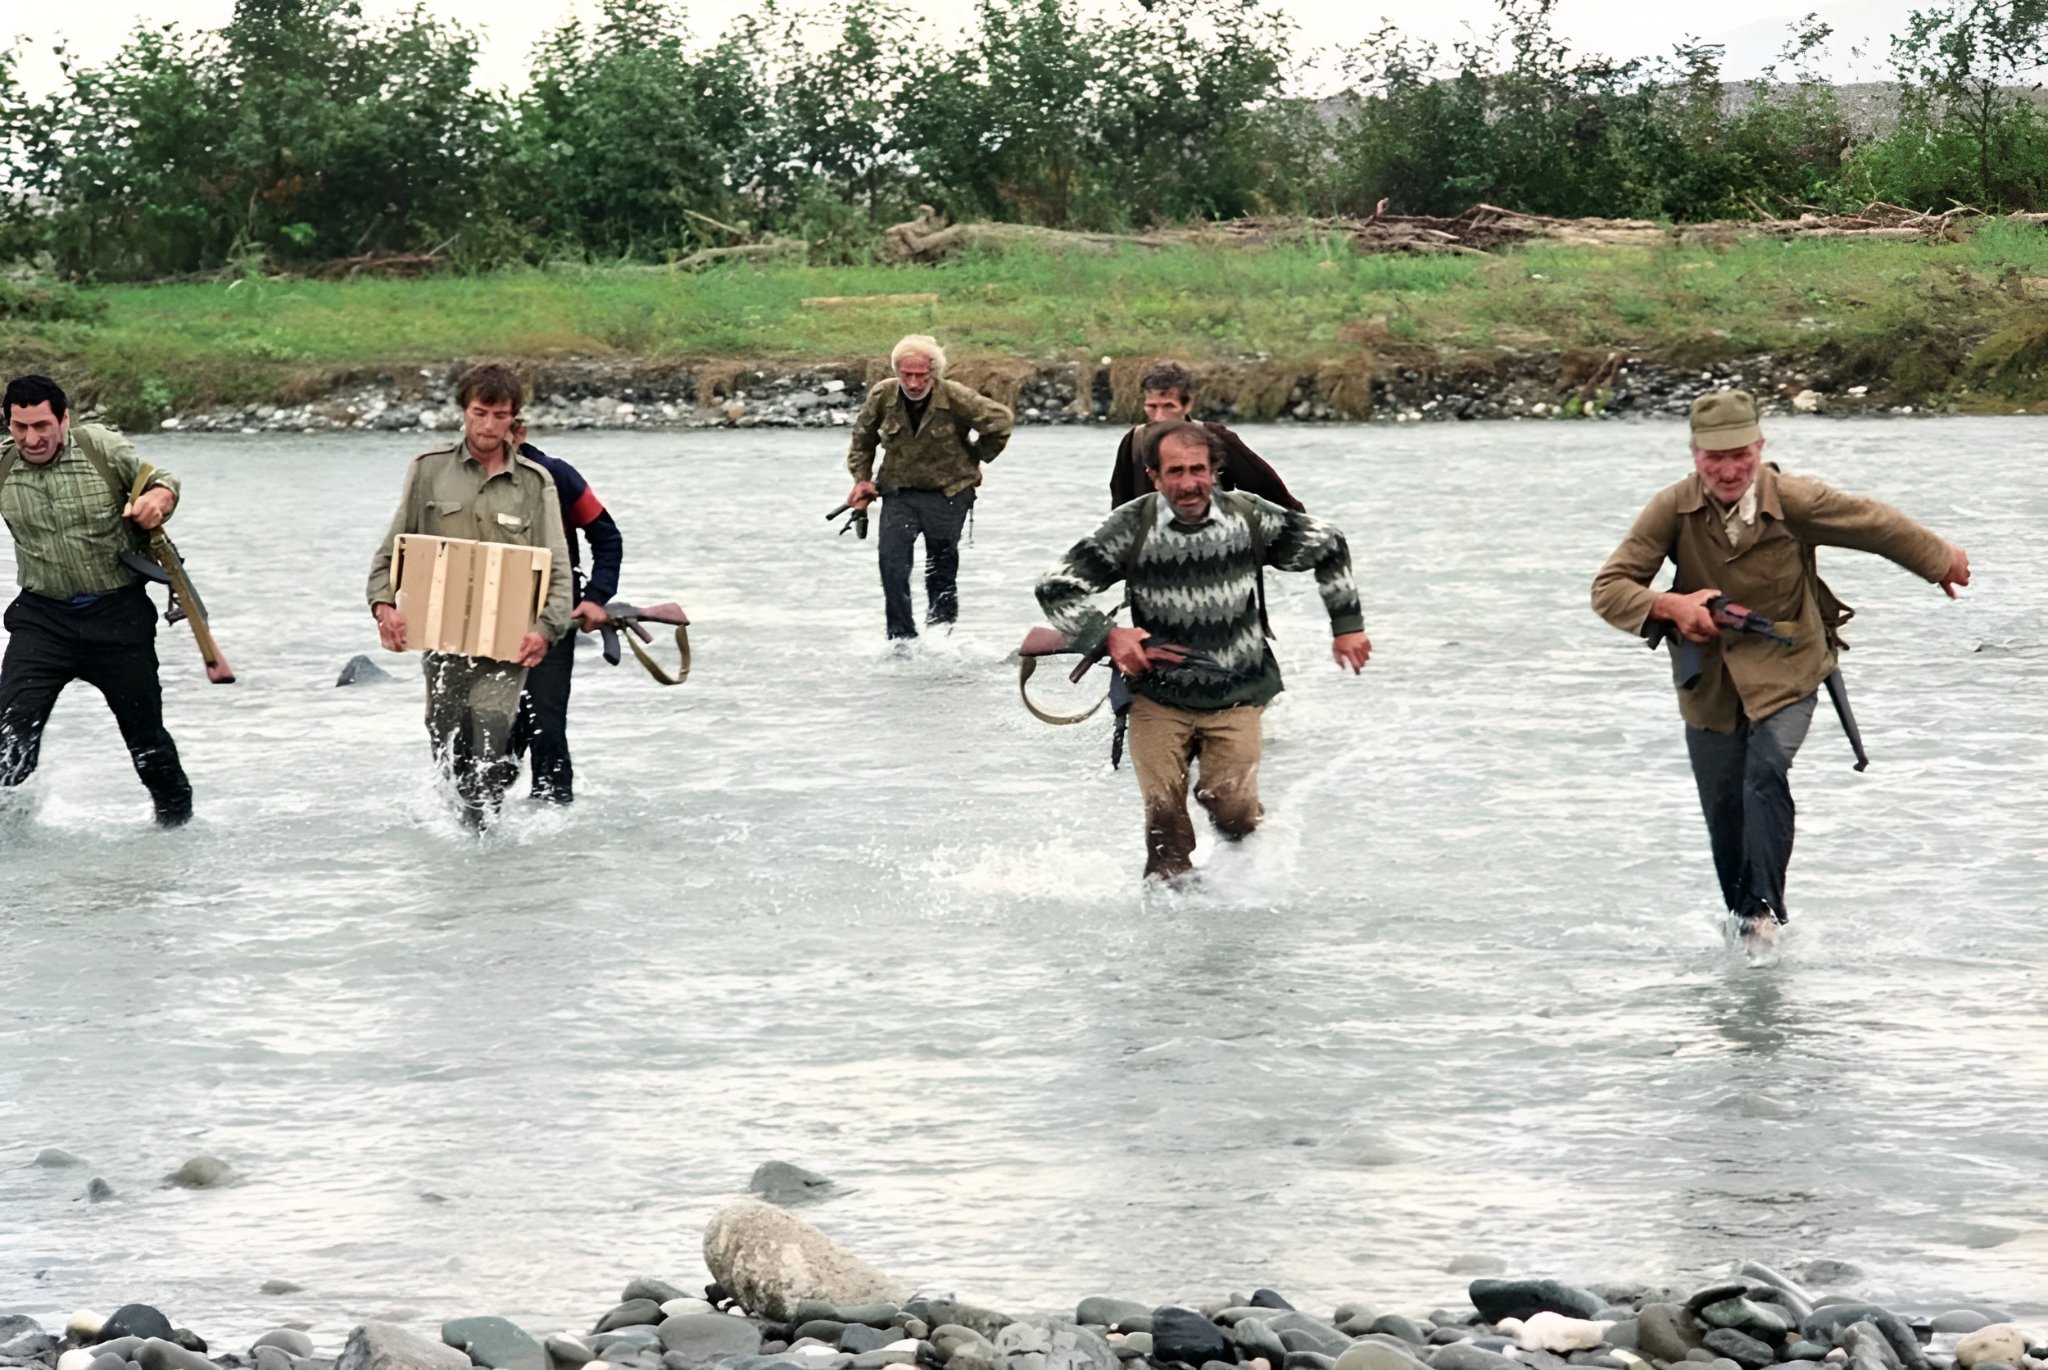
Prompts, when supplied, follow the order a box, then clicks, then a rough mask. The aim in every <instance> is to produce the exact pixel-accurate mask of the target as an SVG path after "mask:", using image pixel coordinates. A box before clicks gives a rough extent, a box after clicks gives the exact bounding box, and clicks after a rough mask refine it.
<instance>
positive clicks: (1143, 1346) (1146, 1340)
mask: <svg viewBox="0 0 2048 1370" xmlns="http://www.w3.org/2000/svg"><path fill="white" fill-rule="evenodd" d="M1110 1350H1112V1351H1114V1352H1116V1358H1117V1359H1118V1360H1135V1359H1137V1358H1138V1357H1141V1356H1149V1355H1151V1354H1152V1334H1151V1333H1150V1332H1127V1333H1125V1334H1124V1337H1123V1340H1122V1341H1117V1342H1111V1343H1110Z"/></svg>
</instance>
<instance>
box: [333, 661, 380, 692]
mask: <svg viewBox="0 0 2048 1370" xmlns="http://www.w3.org/2000/svg"><path fill="white" fill-rule="evenodd" d="M389 679H391V672H389V671H387V670H385V669H384V668H383V667H382V666H379V665H378V664H377V663H376V662H374V661H372V660H370V658H369V657H367V656H365V655H363V654H362V653H361V652H358V653H356V655H354V656H352V657H350V658H349V659H348V660H347V661H346V662H344V663H342V667H341V674H340V675H338V676H336V677H335V678H334V688H336V689H337V690H338V689H340V688H341V687H342V686H344V685H368V684H371V683H373V682H375V681H379V680H389Z"/></svg>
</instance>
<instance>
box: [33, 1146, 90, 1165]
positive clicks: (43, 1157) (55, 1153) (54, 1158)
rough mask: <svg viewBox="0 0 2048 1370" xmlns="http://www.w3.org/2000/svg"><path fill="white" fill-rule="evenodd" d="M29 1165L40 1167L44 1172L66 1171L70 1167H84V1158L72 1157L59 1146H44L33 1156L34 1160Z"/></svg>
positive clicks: (71, 1154)
mask: <svg viewBox="0 0 2048 1370" xmlns="http://www.w3.org/2000/svg"><path fill="white" fill-rule="evenodd" d="M29 1164H30V1165H33V1166H40V1167H42V1168H43V1169H44V1170H68V1169H70V1168H71V1167H72V1166H76V1165H84V1164H85V1158H84V1157H83V1156H78V1155H74V1154H73V1153H71V1152H69V1151H66V1150H65V1149H64V1148H63V1147H61V1146H46V1147H44V1148H43V1149H42V1150H41V1151H38V1152H37V1153H36V1154H35V1159H33V1160H31V1161H30V1162H29Z"/></svg>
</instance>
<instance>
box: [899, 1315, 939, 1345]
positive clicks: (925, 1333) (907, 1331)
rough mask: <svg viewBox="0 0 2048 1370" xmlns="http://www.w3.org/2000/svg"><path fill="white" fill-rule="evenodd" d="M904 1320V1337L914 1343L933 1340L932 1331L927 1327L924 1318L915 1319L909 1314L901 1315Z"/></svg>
mask: <svg viewBox="0 0 2048 1370" xmlns="http://www.w3.org/2000/svg"><path fill="white" fill-rule="evenodd" d="M899 1316H900V1317H902V1319H903V1323H902V1327H903V1335H904V1336H906V1337H908V1338H910V1339H911V1340H912V1341H929V1340H931V1335H932V1329H931V1328H929V1327H927V1326H926V1325H925V1321H924V1319H923V1318H913V1317H911V1316H910V1315H909V1314H908V1313H904V1314H900V1315H899Z"/></svg>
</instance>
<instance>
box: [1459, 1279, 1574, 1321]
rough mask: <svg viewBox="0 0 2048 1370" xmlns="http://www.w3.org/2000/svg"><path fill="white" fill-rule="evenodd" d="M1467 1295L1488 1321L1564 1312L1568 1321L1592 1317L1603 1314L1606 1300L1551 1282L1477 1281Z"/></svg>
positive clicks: (1536, 1280)
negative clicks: (1600, 1312)
mask: <svg viewBox="0 0 2048 1370" xmlns="http://www.w3.org/2000/svg"><path fill="white" fill-rule="evenodd" d="M1467 1292H1468V1293H1469V1294H1470V1295H1471V1298H1472V1306H1473V1307H1474V1308H1476V1309H1478V1310H1479V1316H1480V1317H1482V1318H1484V1319H1485V1320H1486V1321H1488V1322H1496V1323H1497V1322H1499V1321H1500V1320H1501V1319H1502V1318H1527V1317H1529V1316H1530V1315H1531V1314H1534V1313H1544V1312H1550V1313H1562V1314H1564V1315H1565V1316H1566V1317H1568V1318H1590V1317H1592V1316H1593V1314H1595V1313H1597V1312H1599V1311H1600V1309H1601V1306H1602V1303H1603V1300H1602V1299H1601V1298H1600V1297H1599V1296H1598V1295H1596V1294H1594V1293H1592V1292H1591V1291H1589V1290H1585V1289H1580V1288H1578V1287H1577V1286H1576V1285H1569V1284H1566V1283H1564V1282H1563V1281H1562V1280H1548V1279H1476V1280H1474V1281H1472V1284H1471V1286H1470V1288H1469V1289H1468V1290H1467Z"/></svg>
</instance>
